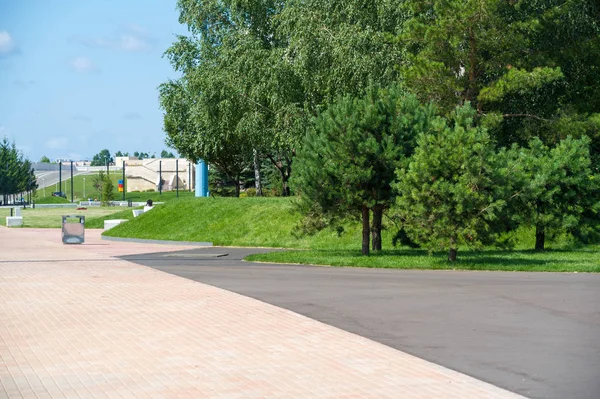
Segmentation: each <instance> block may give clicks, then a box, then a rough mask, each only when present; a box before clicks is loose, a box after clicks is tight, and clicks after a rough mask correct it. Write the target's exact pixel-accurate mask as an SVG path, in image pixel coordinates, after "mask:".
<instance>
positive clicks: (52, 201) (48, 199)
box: [35, 197, 71, 204]
mask: <svg viewBox="0 0 600 399" xmlns="http://www.w3.org/2000/svg"><path fill="white" fill-rule="evenodd" d="M35 203H36V204H70V203H71V201H69V200H67V199H65V198H62V197H45V198H38V199H36V200H35Z"/></svg>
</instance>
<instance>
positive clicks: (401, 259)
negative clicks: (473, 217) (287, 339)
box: [246, 246, 600, 273]
mask: <svg viewBox="0 0 600 399" xmlns="http://www.w3.org/2000/svg"><path fill="white" fill-rule="evenodd" d="M446 257H447V253H445V252H444V253H434V254H432V255H429V254H428V253H427V251H423V250H415V249H398V250H388V251H382V253H381V254H371V255H369V256H362V255H361V253H360V251H356V250H306V251H284V252H272V253H268V254H256V255H251V256H249V257H248V258H247V259H246V260H249V261H260V262H274V263H296V264H309V265H324V266H355V267H369V268H387V269H436V270H501V271H528V272H534V271H535V272H592V273H598V272H600V247H598V246H595V247H588V248H586V249H573V250H548V251H545V252H535V251H530V250H515V251H499V250H487V251H469V250H463V251H459V254H458V260H457V261H456V262H453V263H451V262H448V261H447V260H446Z"/></svg>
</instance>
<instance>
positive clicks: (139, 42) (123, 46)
mask: <svg viewBox="0 0 600 399" xmlns="http://www.w3.org/2000/svg"><path fill="white" fill-rule="evenodd" d="M76 41H77V42H79V43H80V44H83V45H84V46H87V47H93V48H108V49H115V50H121V51H126V52H142V51H148V50H150V49H152V47H154V44H155V42H156V40H155V39H153V38H152V37H151V36H150V35H149V34H148V31H147V30H146V29H144V28H142V27H141V26H139V25H136V24H127V25H122V26H121V27H120V28H119V29H118V31H117V33H116V34H115V35H111V36H108V37H95V38H90V37H87V38H82V39H78V40H77V39H76Z"/></svg>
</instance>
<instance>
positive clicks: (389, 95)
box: [293, 88, 434, 254]
mask: <svg viewBox="0 0 600 399" xmlns="http://www.w3.org/2000/svg"><path fill="white" fill-rule="evenodd" d="M433 118H434V109H433V107H431V106H427V107H423V106H421V105H420V104H419V103H418V101H417V99H416V98H415V97H414V96H409V95H405V94H404V93H403V92H402V91H401V90H400V89H398V88H391V89H388V90H383V89H378V88H370V89H369V90H368V91H367V94H366V96H364V97H363V98H354V97H350V96H346V97H341V98H339V99H338V100H337V101H336V102H335V103H334V104H333V105H331V106H330V107H329V108H328V109H327V110H325V111H324V112H323V113H322V114H321V115H320V116H319V117H318V118H317V119H316V121H315V127H314V130H312V131H310V132H309V134H308V135H307V137H306V139H305V141H304V145H303V147H302V150H301V151H300V152H299V153H298V160H297V161H296V168H295V174H296V175H295V177H294V179H293V187H294V189H295V191H296V192H298V193H300V201H299V205H300V207H301V209H302V210H303V213H304V214H306V215H307V219H306V220H305V222H306V224H305V228H307V229H309V230H310V229H311V228H312V229H319V228H322V227H324V226H326V225H330V224H335V223H336V221H338V220H341V219H344V218H345V217H346V216H347V215H348V214H349V215H352V216H354V217H356V218H358V219H362V221H363V253H365V254H366V253H368V252H369V230H370V228H369V212H370V211H372V212H373V226H372V233H373V249H374V250H380V249H381V246H380V245H381V240H380V235H381V218H382V214H383V212H384V211H385V209H387V208H388V207H389V206H390V204H391V203H393V201H394V198H395V193H394V191H393V190H392V186H391V185H392V182H393V181H394V179H395V175H394V173H395V170H396V169H397V168H399V167H400V166H401V165H402V163H403V162H405V161H406V159H407V157H409V156H410V155H411V153H412V151H413V149H414V146H415V145H416V141H415V140H416V137H417V136H418V134H419V133H421V132H423V131H427V130H428V129H429V125H430V123H431V121H432V119H433Z"/></svg>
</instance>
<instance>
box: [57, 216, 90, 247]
mask: <svg viewBox="0 0 600 399" xmlns="http://www.w3.org/2000/svg"><path fill="white" fill-rule="evenodd" d="M84 241H85V216H80V215H63V217H62V242H63V244H83V242H84Z"/></svg>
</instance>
